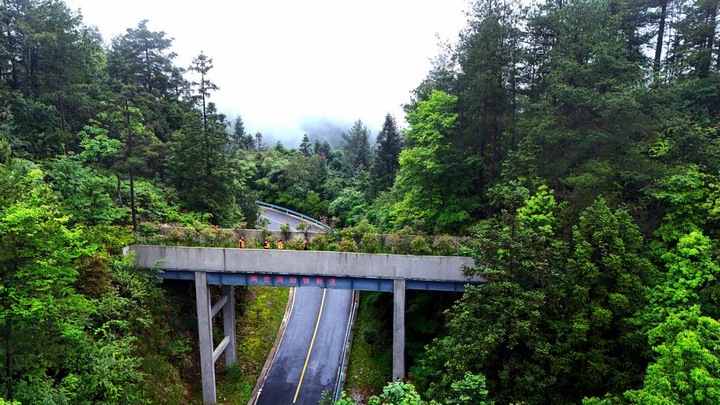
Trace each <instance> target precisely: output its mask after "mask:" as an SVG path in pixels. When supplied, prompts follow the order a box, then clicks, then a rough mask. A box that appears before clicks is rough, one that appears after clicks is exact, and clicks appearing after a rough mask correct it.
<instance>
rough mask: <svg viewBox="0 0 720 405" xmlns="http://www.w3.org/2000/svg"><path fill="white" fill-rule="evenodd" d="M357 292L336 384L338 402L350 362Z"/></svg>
mask: <svg viewBox="0 0 720 405" xmlns="http://www.w3.org/2000/svg"><path fill="white" fill-rule="evenodd" d="M357 301H358V300H357V291H354V292H353V302H352V306H351V307H350V319H348V325H347V328H346V329H345V343H344V344H343V350H342V355H341V356H340V359H341V361H340V369H338V376H337V381H336V382H335V391H334V392H333V400H334V401H335V402H337V401H338V400H339V399H340V392H341V391H342V387H343V383H344V381H345V378H346V375H345V373H346V371H347V370H345V365H346V361H347V360H348V357H349V353H348V350H349V349H350V336H351V335H352V329H353V327H354V326H355V317H356V315H357Z"/></svg>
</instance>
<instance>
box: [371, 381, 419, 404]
mask: <svg viewBox="0 0 720 405" xmlns="http://www.w3.org/2000/svg"><path fill="white" fill-rule="evenodd" d="M425 403H426V402H425V401H423V400H422V398H420V394H418V393H417V391H416V390H415V386H414V385H412V384H411V383H407V382H402V381H395V382H393V383H390V384H388V385H386V386H385V388H383V392H382V394H380V395H379V396H372V397H370V399H369V400H368V405H381V404H387V405H422V404H425Z"/></svg>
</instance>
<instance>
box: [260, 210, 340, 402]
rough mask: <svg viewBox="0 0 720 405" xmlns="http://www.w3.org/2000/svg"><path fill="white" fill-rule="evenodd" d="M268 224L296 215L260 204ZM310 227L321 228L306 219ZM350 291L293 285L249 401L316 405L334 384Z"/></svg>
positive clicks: (291, 219)
mask: <svg viewBox="0 0 720 405" xmlns="http://www.w3.org/2000/svg"><path fill="white" fill-rule="evenodd" d="M261 217H264V218H267V219H268V220H269V221H270V225H269V226H268V228H269V229H270V230H273V229H275V228H277V229H276V230H280V224H281V223H283V222H287V223H289V224H290V227H291V229H292V230H295V227H296V226H297V224H299V223H300V222H303V221H302V219H300V218H298V217H295V216H292V215H289V214H286V213H283V212H281V211H277V210H274V209H271V208H263V212H262V214H261ZM312 225H313V226H314V228H313V229H312V230H311V232H324V229H322V228H320V227H319V226H317V225H315V224H312ZM352 299H353V292H352V291H351V290H334V289H329V290H326V289H320V288H312V287H302V288H296V289H295V298H294V300H293V304H292V309H291V311H290V316H289V319H288V321H287V326H286V328H285V331H284V333H283V334H282V337H281V338H280V343H279V346H278V348H277V351H276V352H275V356H274V357H273V359H272V363H271V365H270V367H269V368H268V370H267V372H266V374H265V375H264V376H261V377H260V378H261V379H262V385H261V387H260V388H259V390H258V392H257V395H256V397H255V402H254V403H255V404H259V405H278V404H317V403H318V402H319V401H320V399H321V398H322V392H323V391H330V392H333V391H334V390H335V387H336V385H337V382H338V381H337V380H338V377H339V375H340V367H341V363H342V355H343V348H344V346H345V340H346V335H347V332H348V322H350V312H351V309H352Z"/></svg>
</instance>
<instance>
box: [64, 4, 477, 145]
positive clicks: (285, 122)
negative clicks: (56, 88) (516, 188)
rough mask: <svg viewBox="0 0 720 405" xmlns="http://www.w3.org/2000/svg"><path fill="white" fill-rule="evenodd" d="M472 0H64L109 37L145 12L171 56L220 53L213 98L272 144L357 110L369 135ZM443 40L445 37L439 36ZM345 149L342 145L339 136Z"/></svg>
mask: <svg viewBox="0 0 720 405" xmlns="http://www.w3.org/2000/svg"><path fill="white" fill-rule="evenodd" d="M466 2H467V0H364V1H337V0H305V1H296V0H276V1H234V2H227V1H223V0H205V1H202V2H180V1H177V0H103V1H99V0H65V3H66V4H67V5H68V7H69V8H70V9H71V10H74V11H77V10H78V9H79V10H80V11H81V13H82V15H83V21H84V23H85V24H86V25H88V26H96V27H97V28H98V29H99V31H100V32H101V34H102V35H103V38H104V40H105V42H106V43H108V44H109V43H110V40H111V39H112V38H113V37H115V36H117V35H121V34H124V33H125V32H126V30H127V29H128V28H136V27H137V25H138V23H139V22H140V21H141V20H148V29H150V30H151V31H164V32H165V33H166V37H168V38H173V39H174V40H173V46H172V51H174V52H175V53H177V54H178V56H177V58H176V59H175V64H176V65H178V66H181V67H187V66H188V65H189V64H190V61H191V60H192V59H193V58H194V57H196V56H197V55H198V54H199V53H200V51H203V52H204V53H205V54H206V55H207V56H209V57H211V58H212V59H213V64H214V68H213V69H212V70H211V71H210V73H209V75H210V80H212V81H213V82H214V83H215V84H217V85H218V86H219V88H220V90H219V91H217V92H215V93H214V94H213V95H212V96H211V99H210V101H212V102H214V103H215V104H216V105H217V107H218V109H219V111H221V112H222V113H224V114H226V115H227V118H228V120H229V121H230V122H234V120H235V118H236V117H237V116H238V115H240V116H241V117H242V119H243V122H244V124H245V128H246V131H248V132H250V133H253V134H254V133H255V132H258V131H259V132H262V134H263V139H264V141H265V143H267V144H268V145H270V146H272V145H274V144H275V142H276V140H280V141H282V142H283V144H285V145H286V146H290V147H297V145H299V143H300V140H301V139H302V136H303V134H304V133H308V135H309V136H310V138H311V139H316V138H320V139H326V140H329V141H331V143H333V142H332V140H331V135H333V134H334V135H335V137H338V136H339V134H340V133H341V132H344V131H348V130H349V129H350V127H351V126H352V124H353V123H354V122H355V121H356V120H358V119H360V120H362V121H363V123H364V124H365V125H367V126H368V128H369V129H370V131H371V132H372V134H373V136H374V135H375V134H376V133H377V132H378V131H379V130H380V128H381V127H382V123H383V120H384V118H385V115H386V114H387V113H391V114H393V115H394V116H395V118H396V120H397V123H398V125H400V126H404V125H405V121H404V113H403V111H402V107H401V106H402V104H404V103H407V102H409V101H410V92H411V91H412V90H413V89H414V88H415V87H417V85H418V84H420V82H421V81H422V80H423V78H425V76H426V75H427V73H428V71H429V70H430V68H431V63H430V60H431V59H432V58H433V57H435V56H436V55H437V53H438V51H439V48H438V43H439V39H440V40H443V41H445V40H449V41H453V42H454V41H455V40H456V38H457V35H458V33H459V32H460V31H461V30H462V29H463V28H464V27H465V25H466V24H465V23H466V16H465V10H466V9H467V8H468V7H469V6H468V4H466ZM438 38H439V39H438ZM333 146H338V145H333Z"/></svg>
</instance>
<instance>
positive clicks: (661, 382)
mask: <svg viewBox="0 0 720 405" xmlns="http://www.w3.org/2000/svg"><path fill="white" fill-rule="evenodd" d="M719 336H720V323H719V322H718V321H717V320H715V319H712V318H709V317H705V316H701V315H700V307H699V306H697V305H694V306H692V307H690V308H689V309H685V310H681V311H679V312H677V313H672V314H670V315H669V316H668V317H667V318H666V319H665V320H664V321H663V322H662V323H661V324H660V325H658V326H657V327H656V328H654V329H653V330H651V331H650V333H649V337H650V342H651V344H653V350H654V351H655V352H656V353H657V357H656V360H655V362H654V363H652V364H650V365H649V366H648V369H647V375H646V376H645V382H644V385H643V388H642V389H640V390H634V391H628V392H627V393H626V394H625V396H626V398H627V399H628V400H629V402H630V403H634V404H648V403H653V404H671V403H672V404H679V403H683V404H714V403H717V402H718V401H720V378H719V377H718V376H719V375H720V374H719V373H720V338H719Z"/></svg>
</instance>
